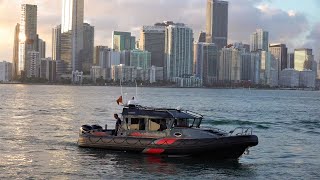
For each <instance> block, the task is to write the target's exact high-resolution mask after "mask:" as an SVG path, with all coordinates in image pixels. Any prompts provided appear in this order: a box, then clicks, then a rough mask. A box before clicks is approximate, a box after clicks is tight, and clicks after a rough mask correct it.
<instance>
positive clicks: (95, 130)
mask: <svg viewBox="0 0 320 180" xmlns="http://www.w3.org/2000/svg"><path fill="white" fill-rule="evenodd" d="M91 127H92V130H93V131H94V132H102V131H103V129H102V127H101V126H99V125H92V126H91Z"/></svg>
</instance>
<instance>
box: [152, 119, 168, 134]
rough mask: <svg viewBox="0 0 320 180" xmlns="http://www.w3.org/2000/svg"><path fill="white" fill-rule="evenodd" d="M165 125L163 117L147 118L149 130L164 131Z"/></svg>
mask: <svg viewBox="0 0 320 180" xmlns="http://www.w3.org/2000/svg"><path fill="white" fill-rule="evenodd" d="M167 127H168V126H167V123H166V120H165V119H149V121H148V129H149V131H164V130H166V129H167Z"/></svg>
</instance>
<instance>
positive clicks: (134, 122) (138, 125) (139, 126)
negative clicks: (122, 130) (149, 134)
mask: <svg viewBox="0 0 320 180" xmlns="http://www.w3.org/2000/svg"><path fill="white" fill-rule="evenodd" d="M145 129H146V126H145V119H144V118H131V124H130V130H141V131H143V130H145Z"/></svg>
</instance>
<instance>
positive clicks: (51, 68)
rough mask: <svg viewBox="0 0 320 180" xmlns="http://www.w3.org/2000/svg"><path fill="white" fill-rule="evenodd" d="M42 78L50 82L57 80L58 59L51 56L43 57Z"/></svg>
mask: <svg viewBox="0 0 320 180" xmlns="http://www.w3.org/2000/svg"><path fill="white" fill-rule="evenodd" d="M40 78H43V79H46V80H48V81H49V82H54V81H56V61H54V60H52V59H51V58H42V59H41V65H40Z"/></svg>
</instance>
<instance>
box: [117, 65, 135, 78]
mask: <svg viewBox="0 0 320 180" xmlns="http://www.w3.org/2000/svg"><path fill="white" fill-rule="evenodd" d="M111 71H112V80H114V81H121V82H131V81H134V80H135V79H136V71H135V67H133V66H126V65H124V64H120V65H113V66H112V70H111Z"/></svg>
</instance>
